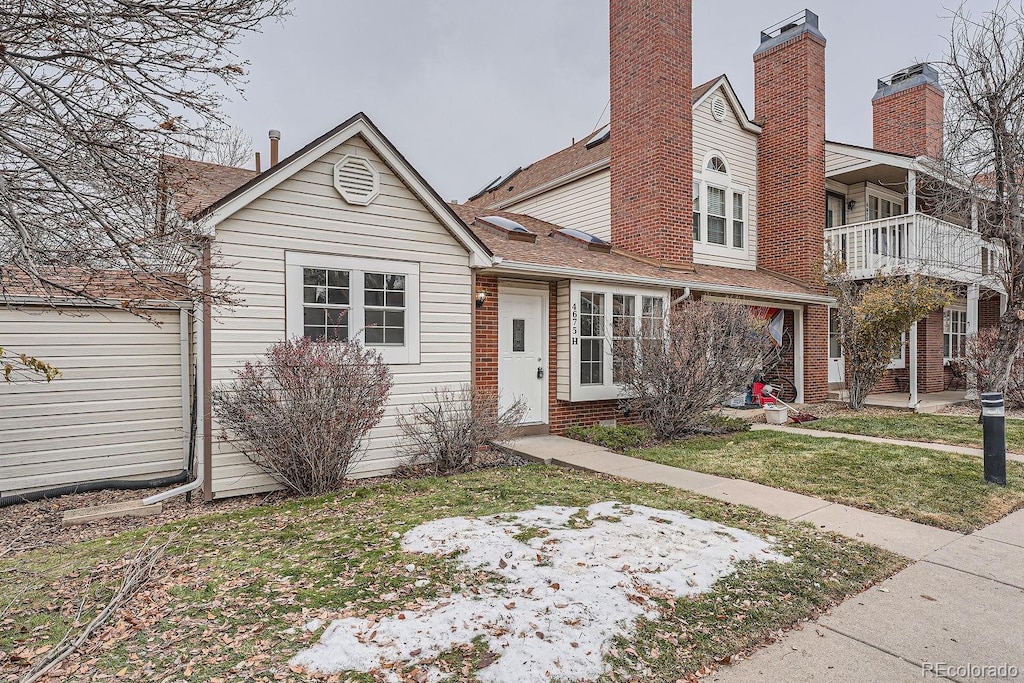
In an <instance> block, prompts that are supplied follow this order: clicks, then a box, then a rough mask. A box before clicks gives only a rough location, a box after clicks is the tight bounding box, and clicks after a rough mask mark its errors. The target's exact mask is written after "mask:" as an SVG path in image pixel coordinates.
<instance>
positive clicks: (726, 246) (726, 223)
mask: <svg viewBox="0 0 1024 683" xmlns="http://www.w3.org/2000/svg"><path fill="white" fill-rule="evenodd" d="M693 196H694V199H693V241H694V242H699V243H703V244H704V245H706V251H709V252H713V253H714V252H715V250H717V253H721V254H722V255H723V256H724V255H726V254H729V255H733V254H735V253H736V251H746V243H747V239H746V233H747V189H746V188H745V187H741V186H739V185H737V184H736V183H735V182H734V181H733V178H732V173H731V171H730V170H729V164H728V162H726V160H725V157H724V156H723V155H722V154H721V153H720V152H711V153H709V154H708V155H707V157H705V158H704V165H703V171H702V173H701V174H700V176H699V177H697V176H695V177H694V182H693Z"/></svg>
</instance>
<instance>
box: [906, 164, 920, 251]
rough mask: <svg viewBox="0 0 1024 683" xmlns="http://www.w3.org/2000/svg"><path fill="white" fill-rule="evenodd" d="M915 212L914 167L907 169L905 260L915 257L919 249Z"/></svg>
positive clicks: (918, 233) (915, 174)
mask: <svg viewBox="0 0 1024 683" xmlns="http://www.w3.org/2000/svg"><path fill="white" fill-rule="evenodd" d="M916 213H917V172H916V171H914V169H910V170H908V171H907V215H908V216H909V217H910V220H909V221H908V222H907V228H906V229H907V237H906V239H907V246H906V249H907V252H906V258H907V262H908V263H909V262H912V261H913V259H916V258H917V253H918V251H919V246H918V241H919V239H920V231H919V230H918V229H917V220H916V217H915V215H914V214H916Z"/></svg>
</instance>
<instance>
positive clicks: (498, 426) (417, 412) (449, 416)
mask: <svg viewBox="0 0 1024 683" xmlns="http://www.w3.org/2000/svg"><path fill="white" fill-rule="evenodd" d="M525 414H526V402H525V401H524V400H523V399H521V398H520V399H518V400H516V401H514V402H513V403H512V404H511V405H510V406H508V407H507V408H505V409H504V410H501V409H499V405H498V394H497V392H495V391H487V390H486V389H481V388H479V387H472V386H470V385H468V384H464V385H462V386H461V387H460V388H459V389H451V388H447V387H445V388H441V389H435V390H434V400H433V401H431V402H429V403H424V404H422V405H419V406H416V407H415V408H413V410H412V411H411V413H410V414H409V415H408V416H406V415H399V417H398V426H399V428H401V430H402V437H403V438H402V441H401V442H400V444H399V450H400V452H401V453H402V454H403V455H404V456H405V458H406V461H407V463H408V465H409V466H410V467H414V468H420V469H422V468H430V469H431V470H432V471H433V472H434V473H445V472H458V471H459V470H462V469H465V468H466V467H468V466H469V465H471V464H472V463H473V458H474V457H475V456H476V454H477V452H478V451H479V450H480V449H481V448H483V447H485V446H487V444H489V443H490V442H492V441H506V440H508V439H510V438H511V437H512V434H513V433H514V431H515V429H516V428H517V427H519V424H520V423H521V422H522V420H523V416H524V415H525Z"/></svg>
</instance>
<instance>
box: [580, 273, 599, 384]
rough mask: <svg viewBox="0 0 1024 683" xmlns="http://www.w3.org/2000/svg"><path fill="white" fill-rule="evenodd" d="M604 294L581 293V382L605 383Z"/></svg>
mask: <svg viewBox="0 0 1024 683" xmlns="http://www.w3.org/2000/svg"><path fill="white" fill-rule="evenodd" d="M604 298H605V297H604V294H599V293H597V292H581V293H580V337H579V339H580V341H579V344H580V384H581V385H584V386H592V385H597V386H603V385H604V375H605V373H604V366H605V357H604V356H605V352H604V336H605V329H604Z"/></svg>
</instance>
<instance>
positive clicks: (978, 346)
mask: <svg viewBox="0 0 1024 683" xmlns="http://www.w3.org/2000/svg"><path fill="white" fill-rule="evenodd" d="M998 347H999V330H998V329H996V328H987V329H984V330H980V331H979V332H978V334H972V335H971V336H969V337H968V338H967V341H966V342H965V344H964V351H963V355H962V356H961V357H960V358H957V359H956V360H955V361H953V362H955V363H957V364H958V365H959V366H960V368H961V369H962V370H963V372H964V376H966V377H968V378H970V377H971V376H972V375H973V376H974V377H975V378H977V383H978V390H979V391H983V392H984V391H1001V392H1003V398H1004V399H1005V401H1006V404H1007V405H1008V406H1014V407H1018V408H1021V407H1024V354H1022V353H1018V354H1017V357H1016V358H1015V359H1014V361H1013V364H1012V365H1011V366H1010V372H1009V375H1008V376H1007V380H1006V384H1005V386H1000V381H999V376H1000V375H999V373H1000V372H1001V361H1000V360H999V359H998V354H997V352H996V350H997V349H998ZM968 381H970V379H968ZM968 388H970V387H968Z"/></svg>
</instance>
